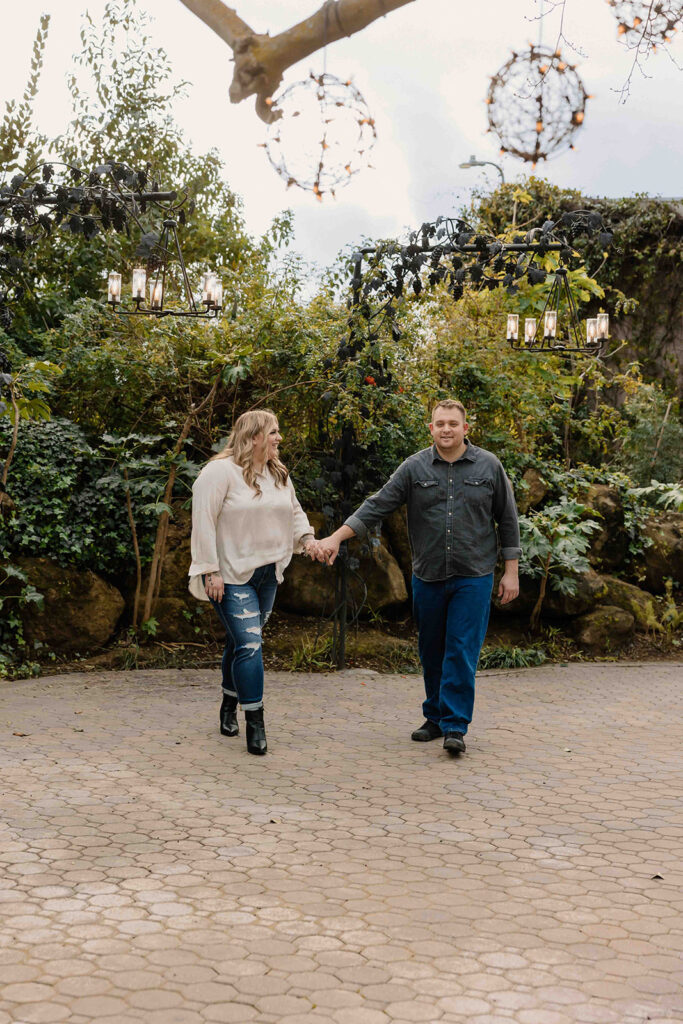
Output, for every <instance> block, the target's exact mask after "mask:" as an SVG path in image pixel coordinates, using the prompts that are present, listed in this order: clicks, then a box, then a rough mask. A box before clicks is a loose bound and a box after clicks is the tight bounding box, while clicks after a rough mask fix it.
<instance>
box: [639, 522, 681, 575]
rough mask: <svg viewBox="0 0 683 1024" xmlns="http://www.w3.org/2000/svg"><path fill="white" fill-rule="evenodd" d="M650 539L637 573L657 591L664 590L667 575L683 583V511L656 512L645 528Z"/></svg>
mask: <svg viewBox="0 0 683 1024" xmlns="http://www.w3.org/2000/svg"><path fill="white" fill-rule="evenodd" d="M643 537H644V539H645V541H646V542H647V541H650V546H649V547H646V548H645V550H644V551H643V553H642V555H641V556H640V558H639V559H638V561H637V564H636V577H637V579H638V581H639V582H642V583H644V585H645V587H646V588H647V589H648V590H650V591H651V592H652V593H653V594H663V593H664V581H665V579H666V578H667V577H670V578H671V579H673V581H674V583H678V584H680V585H681V586H683V514H681V513H680V512H665V513H660V514H659V515H654V516H652V517H651V518H650V519H649V520H648V522H647V523H646V525H645V527H644V529H643Z"/></svg>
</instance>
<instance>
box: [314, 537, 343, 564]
mask: <svg viewBox="0 0 683 1024" xmlns="http://www.w3.org/2000/svg"><path fill="white" fill-rule="evenodd" d="M319 543H320V550H321V552H322V554H323V558H322V561H323V562H327V564H328V565H334V560H335V558H336V557H337V555H338V554H339V544H340V541H339V540H337V539H336V538H335V536H334V534H333V535H332V536H331V537H323V539H322V540H321V541H320V542H319Z"/></svg>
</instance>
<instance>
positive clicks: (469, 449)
mask: <svg viewBox="0 0 683 1024" xmlns="http://www.w3.org/2000/svg"><path fill="white" fill-rule="evenodd" d="M465 445H466V448H465V451H464V452H463V453H462V455H461V456H460V458H459V459H456V460H455V461H456V462H476V461H477V451H478V449H477V446H476V445H474V444H472V442H471V441H470V439H469V438H467V437H466V438H465ZM435 462H445V463H446V465H447V466H452V465H455V463H452V462H448V460H447V459H444V458H442V457H441V455H439V452H438V450H437V447H436V445H435V444H433V445H432V463H435Z"/></svg>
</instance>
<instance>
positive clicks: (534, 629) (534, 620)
mask: <svg viewBox="0 0 683 1024" xmlns="http://www.w3.org/2000/svg"><path fill="white" fill-rule="evenodd" d="M551 560H552V552H549V553H548V557H547V558H546V562H545V566H544V567H543V568H544V573H543V578H542V579H541V586H540V588H539V591H538V598H537V600H536V604H535V605H534V607H533V609H532V612H531V618H530V619H529V629H530V631H531V633H532V634H534V635H535V634H536V633H538V627H539V623H540V620H541V608H542V607H543V601H544V600H545V592H546V589H547V587H548V576H549V575H550V562H551Z"/></svg>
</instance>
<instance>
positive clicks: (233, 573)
mask: <svg viewBox="0 0 683 1024" xmlns="http://www.w3.org/2000/svg"><path fill="white" fill-rule="evenodd" d="M257 480H258V483H259V486H260V488H261V494H260V495H259V494H257V492H256V491H254V490H253V488H251V487H249V486H248V485H247V484H246V483H245V481H244V474H243V472H242V468H241V466H238V465H237V463H236V462H234V460H233V459H232V457H231V456H230V457H228V458H227V459H216V460H215V461H214V462H208V463H207V464H206V466H204V468H203V469H202V471H201V473H200V474H199V476H198V477H197V479H196V480H195V482H194V485H193V487H192V565H191V566H190V571H189V575H190V584H189V588H190V593H192V594H193V595H194V597H196V598H198V599H199V600H200V601H208V597H207V596H206V592H205V590H204V584H203V583H202V573H208V572H220V574H221V576H222V577H223V581H224V582H225V583H236V584H238V585H239V584H242V583H246V582H247V580H249V579H250V578H251V576H252V575H253V574H254V571H255V570H256V569H258V568H259V566H261V565H270V563H271V562H274V563H275V573H276V576H277V579H278V582H279V583H281V582H282V577H283V572H284V570H285V569H286V568H287V566H288V565H289V563H290V561H291V559H292V554H294V553H295V552H296V553H297V554H299V553H300V552H302V551H303V550H304V542H305V540H306V539H307V538H308V537H313V536H314V531H313V527H312V526H311V524H310V523H309V521H308V519H307V518H306V513H305V512H304V510H303V509H302V507H301V505H300V504H299V501H298V499H297V496H296V494H295V493H294V487H293V485H292V481H291V480H290V479H288V480H287V483H286V485H285V486H284V487H276V485H275V477H274V476H273V475H272V473H271V472H270V470H269V469H267V468H266V469H265V471H264V472H263V473H259V474H257Z"/></svg>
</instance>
